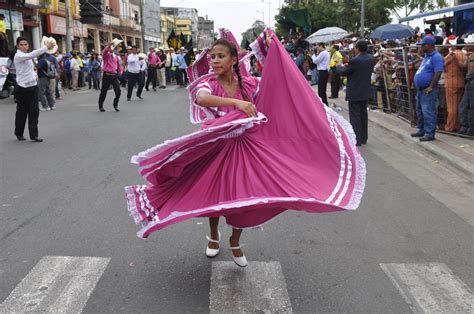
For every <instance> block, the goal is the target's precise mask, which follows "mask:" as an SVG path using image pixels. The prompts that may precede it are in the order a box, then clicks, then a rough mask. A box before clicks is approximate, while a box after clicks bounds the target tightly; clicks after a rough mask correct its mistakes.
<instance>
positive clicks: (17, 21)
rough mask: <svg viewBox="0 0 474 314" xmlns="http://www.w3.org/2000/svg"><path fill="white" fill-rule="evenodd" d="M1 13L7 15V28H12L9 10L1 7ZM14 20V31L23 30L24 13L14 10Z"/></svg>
mask: <svg viewBox="0 0 474 314" xmlns="http://www.w3.org/2000/svg"><path fill="white" fill-rule="evenodd" d="M0 14H3V15H4V16H5V20H4V22H5V28H6V29H10V14H9V13H8V10H4V9H0ZM12 22H13V30H14V31H23V14H22V13H21V12H18V11H12Z"/></svg>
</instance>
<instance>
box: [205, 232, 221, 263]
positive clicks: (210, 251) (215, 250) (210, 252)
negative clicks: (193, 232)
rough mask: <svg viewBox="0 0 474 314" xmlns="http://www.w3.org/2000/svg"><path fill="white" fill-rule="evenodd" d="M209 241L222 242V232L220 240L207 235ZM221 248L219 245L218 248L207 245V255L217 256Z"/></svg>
mask: <svg viewBox="0 0 474 314" xmlns="http://www.w3.org/2000/svg"><path fill="white" fill-rule="evenodd" d="M206 239H207V241H209V242H212V243H218V244H219V243H220V240H221V233H220V232H219V240H213V239H211V238H210V237H209V236H206ZM220 250H221V248H220V247H219V248H218V249H211V248H209V245H208V246H207V247H206V256H207V257H216V256H217V254H219V251H220Z"/></svg>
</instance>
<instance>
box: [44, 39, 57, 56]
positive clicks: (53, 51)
mask: <svg viewBox="0 0 474 314" xmlns="http://www.w3.org/2000/svg"><path fill="white" fill-rule="evenodd" d="M51 42H52V43H54V47H53V48H51V49H48V50H47V51H46V53H48V54H53V53H55V52H56V51H58V45H57V44H56V39H54V38H53V37H46V36H43V39H42V40H41V45H42V46H47V45H48V44H49V43H51Z"/></svg>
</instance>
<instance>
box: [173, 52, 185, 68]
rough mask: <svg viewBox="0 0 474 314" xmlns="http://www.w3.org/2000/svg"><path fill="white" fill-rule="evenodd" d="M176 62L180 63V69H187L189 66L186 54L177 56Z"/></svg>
mask: <svg viewBox="0 0 474 314" xmlns="http://www.w3.org/2000/svg"><path fill="white" fill-rule="evenodd" d="M176 63H177V64H178V68H179V69H186V68H187V67H188V66H187V64H186V60H185V59H184V56H183V55H181V54H179V55H177V56H176Z"/></svg>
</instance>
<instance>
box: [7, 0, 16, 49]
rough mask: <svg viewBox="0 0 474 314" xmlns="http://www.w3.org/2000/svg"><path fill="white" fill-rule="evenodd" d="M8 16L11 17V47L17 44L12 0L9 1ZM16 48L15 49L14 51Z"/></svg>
mask: <svg viewBox="0 0 474 314" xmlns="http://www.w3.org/2000/svg"><path fill="white" fill-rule="evenodd" d="M8 18H9V19H10V40H11V43H10V45H9V46H10V47H14V46H16V45H15V42H14V40H15V39H14V37H13V19H12V0H10V1H8ZM14 50H15V49H13V51H14Z"/></svg>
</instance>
